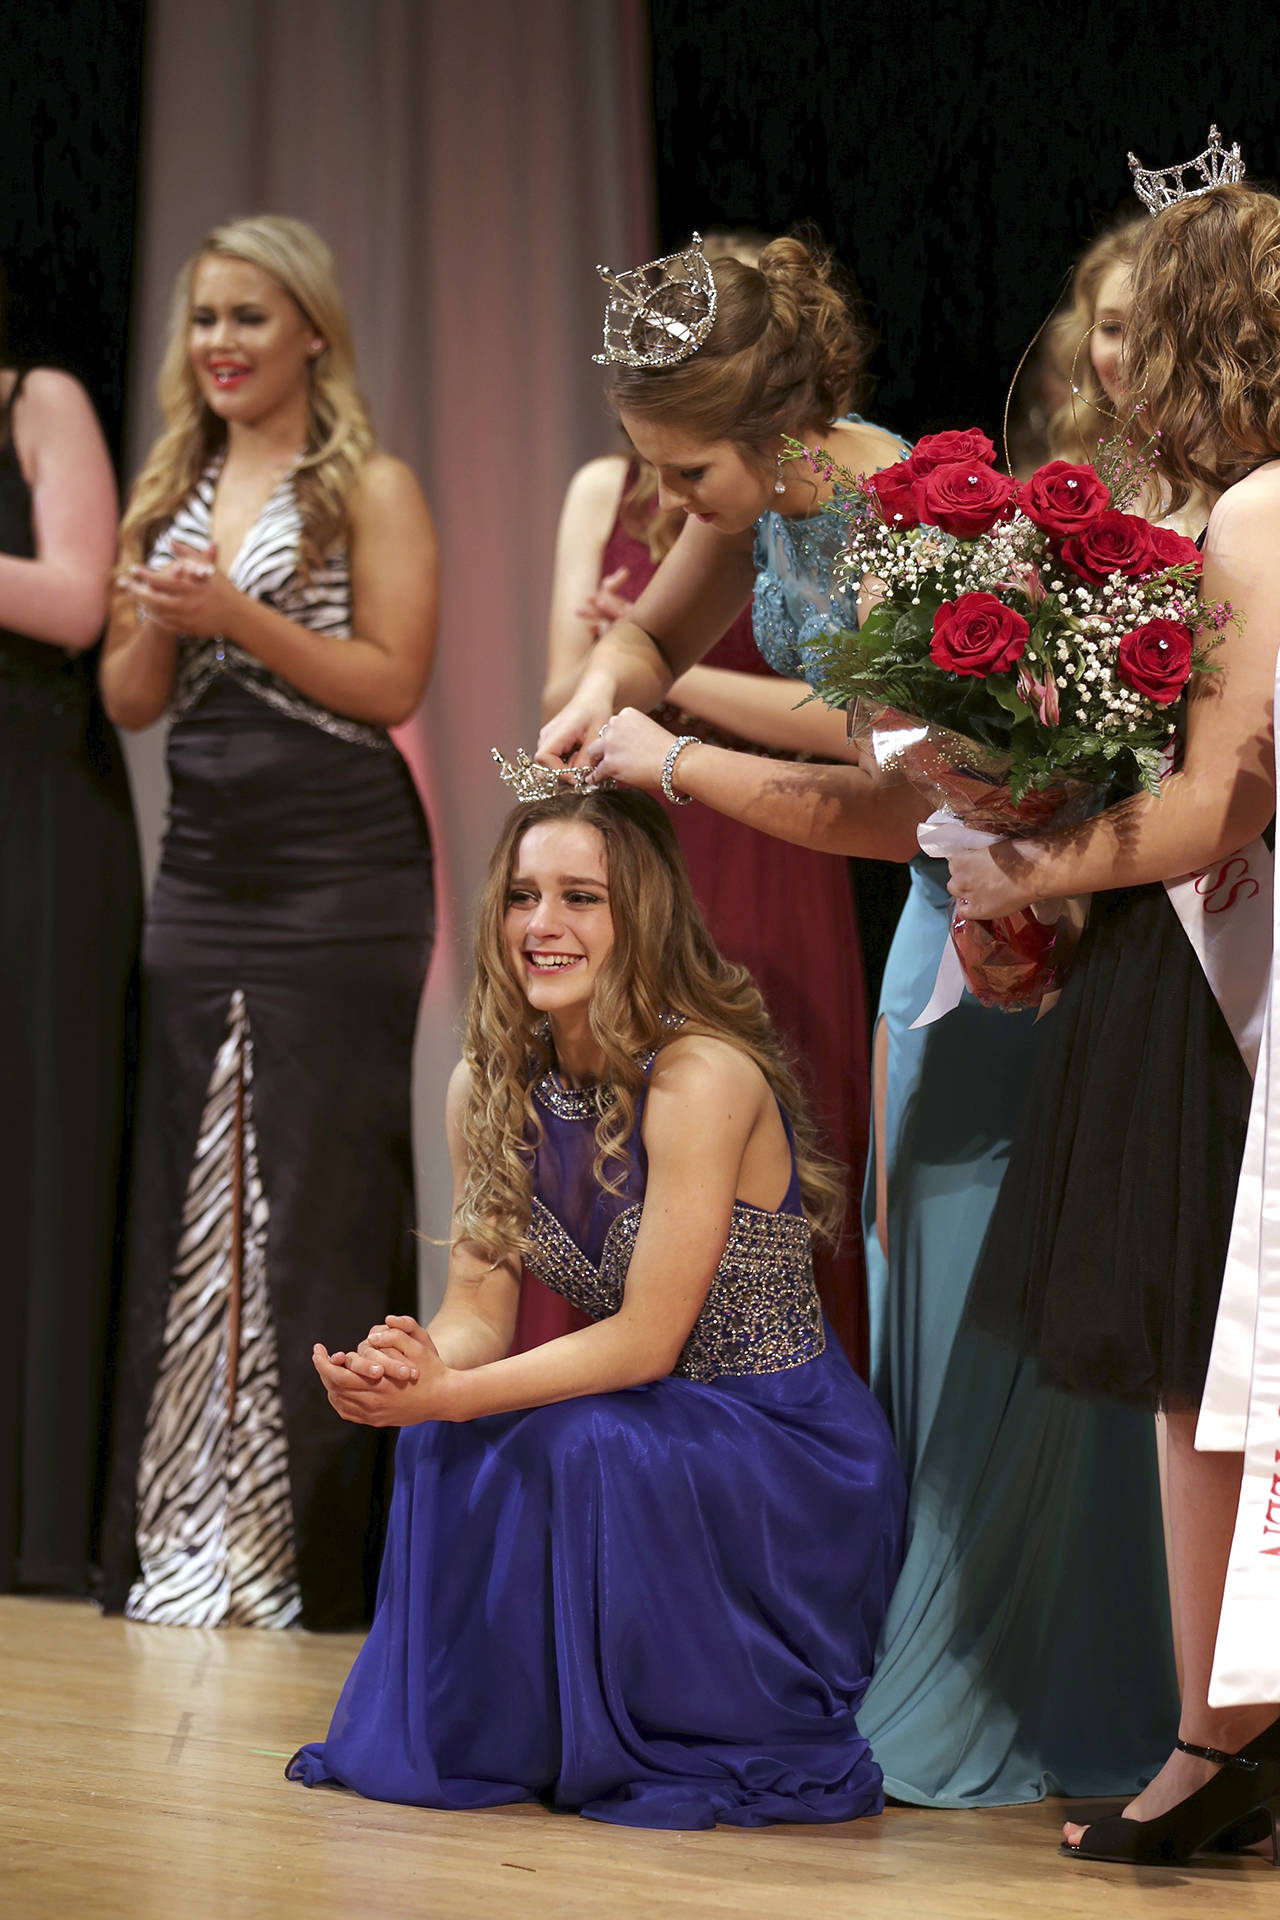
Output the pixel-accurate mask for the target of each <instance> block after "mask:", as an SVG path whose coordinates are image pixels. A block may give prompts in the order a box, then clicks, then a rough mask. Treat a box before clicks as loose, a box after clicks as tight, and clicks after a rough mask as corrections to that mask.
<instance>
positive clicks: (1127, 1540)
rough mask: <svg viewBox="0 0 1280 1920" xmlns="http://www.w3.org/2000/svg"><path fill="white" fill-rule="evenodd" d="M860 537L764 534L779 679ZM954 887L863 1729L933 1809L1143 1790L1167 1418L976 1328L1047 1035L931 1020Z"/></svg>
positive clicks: (1160, 1700)
mask: <svg viewBox="0 0 1280 1920" xmlns="http://www.w3.org/2000/svg"><path fill="white" fill-rule="evenodd" d="M850 417H851V418H853V419H857V418H858V416H857V415H852V416H850ZM899 444H900V445H901V446H902V450H903V453H904V454H906V453H907V452H908V451H909V448H908V447H907V444H906V442H900V443H899ZM843 541H844V528H843V524H842V522H841V519H840V516H839V514H837V513H833V512H820V513H818V514H815V515H814V516H813V517H812V518H810V519H796V518H790V519H788V518H784V517H783V516H782V515H780V514H776V513H766V514H765V515H764V516H763V517H762V519H761V520H760V521H759V523H758V524H757V528H756V541H755V564H756V569H757V571H756V583H755V596H754V605H753V620H754V628H755V635H756V641H757V644H758V645H759V647H760V651H761V652H762V653H763V655H764V657H765V658H766V660H768V662H769V664H770V665H771V666H772V667H774V668H775V670H776V671H777V672H779V673H784V674H790V675H792V676H796V677H803V678H805V679H807V680H809V681H810V683H811V684H816V683H817V681H818V680H819V678H820V676H821V663H822V659H823V654H824V649H825V647H826V645H827V641H828V635H829V632H830V630H831V629H832V628H833V627H846V628H848V627H856V625H857V620H858V615H857V605H856V596H855V592H854V590H853V589H852V588H851V587H849V586H848V585H845V584H842V583H841V582H840V580H839V579H838V577H837V572H836V563H837V560H838V558H839V555H840V552H841V549H842V546H843ZM947 878H948V869H947V866H946V863H945V862H944V861H936V860H927V859H925V858H924V857H923V855H922V856H920V857H919V858H918V859H916V860H914V861H913V862H912V867H911V891H910V893H909V895H908V898H907V903H906V906H905V907H904V909H903V912H902V917H901V920H900V921H899V923H898V930H897V933H896V934H895V936H894V941H893V946H892V948H891V949H890V953H889V958H888V962H887V965H886V969H885V976H884V982H883V987H882V991H881V1001H880V1009H879V1018H880V1019H882V1020H883V1021H884V1022H885V1026H886V1028H887V1034H888V1043H889V1063H888V1112H887V1124H886V1128H885V1146H886V1154H885V1157H886V1162H887V1174H888V1244H889V1260H888V1262H886V1261H885V1259H884V1257H883V1255H882V1254H881V1251H880V1245H879V1241H878V1239H877V1237H876V1231H875V1168H874V1165H873V1166H872V1168H871V1170H870V1173H869V1177H868V1182H867V1189H866V1194H867V1199H866V1207H865V1214H866V1218H865V1221H864V1225H865V1231H866V1247H867V1276H868V1286H869V1291H870V1303H869V1304H870V1313H871V1363H872V1375H871V1385H872V1388H873V1389H874V1391H875V1393H876V1396H877V1398H878V1399H879V1400H880V1403H881V1405H882V1406H883V1407H884V1409H885V1412H886V1413H887V1415H888V1417H889V1424H890V1426H891V1428H892V1430H893V1436H894V1440H895V1442H896V1444H897V1447H898V1452H899V1454H900V1456H901V1459H902V1463H903V1466H904V1467H905V1469H906V1473H907V1482H908V1489H909V1491H908V1507H907V1523H906V1558H905V1562H904V1565H903V1570H902V1574H901V1577H900V1579H899V1581H898V1585H897V1588H896V1590H895V1592H894V1595H893V1597H892V1599H891V1601H890V1604H889V1610H888V1614H887V1617H886V1621H885V1626H884V1631H883V1635H882V1638H881V1643H880V1649H879V1653H878V1656H877V1660H876V1665H875V1670H874V1673H873V1676H872V1680H871V1686H870V1689H869V1691H868V1693H867V1696H866V1699H865V1701H864V1703H863V1707H862V1710H861V1712H860V1715H859V1724H860V1726H861V1727H862V1729H863V1731H864V1732H865V1733H866V1734H867V1736H868V1738H869V1739H870V1741H871V1745H872V1749H873V1751H874V1753H875V1756H876V1758H877V1760H878V1761H879V1762H880V1764H881V1766H882V1767H883V1769H884V1774H885V1786H886V1790H887V1791H888V1793H889V1794H890V1795H892V1796H893V1797H894V1798H895V1799H898V1800H905V1801H910V1802H912V1803H914V1804H916V1805H920V1806H938V1807H977V1806H1006V1805H1010V1804H1013V1803H1016V1802H1020V1801H1029V1800H1039V1799H1042V1798H1043V1797H1044V1795H1045V1794H1048V1793H1064V1794H1071V1795H1079V1796H1082V1797H1083V1796H1088V1795H1097V1796H1102V1795H1106V1794H1129V1793H1132V1792H1133V1791H1135V1790H1136V1788H1137V1787H1138V1785H1139V1784H1140V1783H1141V1782H1142V1781H1143V1780H1145V1779H1148V1778H1149V1777H1150V1776H1151V1775H1152V1774H1154V1773H1155V1772H1156V1770H1157V1769H1158V1767H1160V1765H1161V1764H1162V1763H1163V1761H1164V1760H1165V1758H1166V1757H1167V1755H1168V1752H1169V1749H1170V1747H1171V1745H1172V1743H1173V1739H1174V1736H1175V1735H1176V1733H1177V1730H1178V1697H1177V1682H1176V1676H1175V1669H1174V1661H1173V1646H1172V1639H1171V1635H1170V1631H1169V1598H1168V1585H1167V1577H1166V1572H1165V1558H1164V1537H1163V1527H1162V1523H1161V1517H1160V1491H1159V1482H1158V1475H1157V1468H1156V1453H1155V1427H1154V1423H1153V1421H1152V1419H1151V1418H1150V1416H1149V1415H1146V1414H1142V1413H1134V1412H1133V1411H1131V1410H1129V1409H1126V1408H1121V1407H1116V1406H1114V1405H1111V1404H1109V1403H1107V1402H1105V1401H1098V1402H1086V1401H1083V1400H1080V1399H1077V1398H1074V1397H1072V1398H1068V1397H1067V1395H1065V1394H1063V1393H1059V1392H1056V1391H1054V1390H1052V1389H1049V1388H1046V1387H1044V1386H1042V1385H1041V1384H1040V1382H1039V1381H1038V1380H1037V1378H1036V1371H1035V1367H1034V1364H1033V1363H1032V1362H1030V1361H1024V1360H1020V1359H1019V1358H1018V1356H1017V1355H1016V1354H1014V1353H1013V1352H1012V1351H1009V1350H1006V1349H1005V1348H1004V1347H1002V1346H1000V1345H998V1344H997V1343H996V1342H995V1341H993V1340H991V1339H989V1338H988V1337H987V1336H985V1335H982V1334H978V1333H974V1332H971V1331H968V1330H967V1329H966V1327H965V1310H966V1307H967V1304H968V1298H969V1291H970V1285H971V1282H972V1279H973V1274H974V1269H975V1267H976V1264H977V1260H978V1254H979V1251H980V1250H981V1247H982V1244H983V1241H984V1239H985V1238H986V1232H987V1226H988V1223H989V1221H990V1218H991V1213H992V1209H993V1207H994V1205H995V1199H996V1194H997V1192H998V1190H999V1187H1000V1182H1001V1179H1002V1177H1003V1174H1004V1169H1005V1164H1006V1162H1007V1160H1008V1156H1009V1146H1010V1142H1011V1140H1012V1137H1013V1132H1014V1128H1015V1127H1016V1125H1017V1122H1018V1114H1019V1110H1020V1108H1021V1105H1022V1100H1023V1096H1024V1094H1025V1093H1026V1091H1027V1089H1028V1087H1029V1086H1030V1084H1031V1079H1032V1076H1033V1074H1034V1073H1035V1070H1036V1059H1037V1055H1038V1052H1039V1049H1040V1042H1041V1039H1042V1033H1043V1029H1038V1028H1037V1025H1036V1022H1035V1017H1034V1015H1032V1014H1009V1013H1001V1012H999V1011H996V1010H989V1009H985V1008H983V1007H980V1006H979V1005H978V1003H977V1001H976V1000H974V999H972V998H971V997H970V996H969V995H968V994H966V995H965V997H964V999H963V1001H962V1002H961V1004H960V1006H958V1007H957V1008H956V1009H955V1011H954V1012H952V1013H949V1014H948V1015H947V1016H946V1017H945V1018H944V1019H943V1020H941V1021H939V1022H937V1023H936V1024H935V1025H933V1026H930V1027H928V1028H924V1029H921V1030H920V1031H919V1032H915V1033H913V1032H912V1031H911V1023H912V1021H913V1020H914V1019H915V1018H916V1016H917V1015H918V1014H919V1013H920V1012H921V1010H922V1009H923V1008H924V1007H925V1005H926V1004H927V1002H928V1000H929V996H930V994H931V993H932V991H933V984H934V980H935V977H936V975H937V971H938V962H939V959H940V958H941V955H942V950H943V946H944V944H945V942H946V939H947V935H948V928H949V925H950V910H951V901H950V897H949V896H948V894H947ZM1052 1018H1053V1015H1052V1013H1050V1014H1048V1015H1047V1016H1046V1020H1052ZM1153 1623H1154V1624H1153Z"/></svg>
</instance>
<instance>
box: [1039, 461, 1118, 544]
mask: <svg viewBox="0 0 1280 1920" xmlns="http://www.w3.org/2000/svg"><path fill="white" fill-rule="evenodd" d="M1018 505H1019V506H1020V507H1021V508H1022V511H1023V512H1024V513H1025V514H1026V516H1027V518H1028V520H1034V521H1035V524H1036V525H1037V526H1038V527H1041V528H1043V530H1044V532H1045V533H1048V534H1052V536H1053V538H1054V539H1055V540H1065V539H1066V538H1067V536H1068V535H1069V534H1072V533H1079V532H1080V531H1081V529H1082V528H1084V527H1087V526H1088V524H1089V522H1090V521H1091V520H1096V519H1097V517H1098V515H1099V514H1100V513H1105V512H1106V511H1107V508H1108V507H1109V506H1110V505H1111V493H1110V490H1109V488H1108V487H1107V484H1106V482H1105V480H1103V479H1101V478H1100V477H1099V475H1098V474H1096V473H1095V472H1094V470H1093V468H1092V467H1075V466H1072V465H1071V463H1070V461H1068V460H1051V461H1050V462H1049V464H1048V466H1047V467H1037V468H1036V471H1035V472H1034V473H1033V474H1032V476H1031V478H1030V479H1029V480H1028V481H1027V483H1026V485H1025V486H1023V487H1022V488H1021V489H1020V490H1019V493H1018Z"/></svg>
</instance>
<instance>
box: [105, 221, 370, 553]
mask: <svg viewBox="0 0 1280 1920" xmlns="http://www.w3.org/2000/svg"><path fill="white" fill-rule="evenodd" d="M210 255H216V256H221V257H222V258H224V259H230V260H245V261H247V262H248V263H249V265H250V266H254V267H258V268H260V269H261V270H262V272H263V273H268V274H270V275H271V278H272V279H273V280H276V281H278V282H279V284H280V285H281V286H282V287H283V288H284V290H285V292H286V293H287V294H288V295H289V297H290V299H291V300H292V301H293V302H294V304H295V305H296V306H297V307H298V308H299V309H300V311H301V312H302V314H303V315H304V316H305V318H306V320H307V322H308V324H309V325H310V326H312V327H314V329H315V331H316V333H317V334H318V335H319V336H320V338H321V339H322V340H323V341H324V343H325V345H324V350H323V352H322V353H320V354H319V355H317V357H316V358H315V360H313V361H312V362H311V363H310V368H309V380H310V394H309V403H308V411H307V448H306V453H305V456H304V458H303V460H302V462H301V465H300V466H299V467H298V469H297V472H296V477H295V482H294V485H295V489H296V492H297V499H298V507H299V511H300V514H301V518H302V543H301V548H302V550H301V556H300V564H301V566H302V569H303V571H304V572H307V571H309V570H310V569H312V568H314V567H316V566H318V565H319V564H320V563H321V562H322V561H323V560H324V559H325V557H326V556H327V555H328V554H329V553H330V552H331V551H332V549H333V548H334V546H335V545H337V544H338V542H339V541H340V540H341V538H342V534H343V529H344V527H345V525H346V517H347V502H348V499H349V497H350V494H351V490H352V488H353V486H354V485H355V482H356V479H357V477H358V475H359V473H360V470H361V468H362V467H363V466H364V465H365V463H366V461H367V460H368V459H369V457H370V455H371V454H373V453H374V452H375V451H376V447H377V442H376V440H375V438H374V433H373V428H372V426H371V425H370V423H369V415H368V410H367V409H366V407H365V403H364V399H363V396H362V395H361V392H360V389H359V386H358V385H357V382H356V365H355V350H354V348H353V346H352V341H351V327H350V323H349V321H348V319H347V311H346V307H345V305H344V303H343V299H342V294H341V292H340V291H339V288H338V281H337V276H336V274H335V272H334V266H333V256H332V255H331V253H330V252H329V249H328V247H327V246H326V245H325V243H324V241H323V240H322V239H321V238H320V236H319V234H318V233H316V232H315V230H314V228H312V227H309V226H307V225H306V223H305V222H304V221H302V220H290V219H287V218H286V217H285V216H284V215H283V214H278V213H260V214H255V215H253V216H252V217H251V218H247V219H243V220H231V221H229V222H228V223H227V224H226V225H225V226H221V227H215V228H214V229H213V231H212V232H211V233H209V234H207V235H206V236H205V238H204V239H203V240H202V241H201V243H200V245H199V247H197V249H196V251H195V252H194V253H193V254H192V256H191V258H190V259H189V260H188V261H187V262H186V263H185V265H184V266H183V267H182V269H181V271H180V272H179V274H178V278H177V282H176V284H175V286H174V290H173V304H172V307H171V309H170V316H169V337H168V341H167V343H166V346H165V352H164V359H163V360H162V362H161V366H160V376H159V379H158V380H157V382H156V392H157V396H158V398H159V401H160V408H161V411H162V413H163V415H164V422H165V424H164V431H163V432H162V433H161V435H160V437H159V439H158V440H157V441H156V443H155V445H154V446H153V447H152V449H151V452H150V453H149V454H148V456H147V461H146V464H145V466H144V467H143V469H142V472H141V473H140V474H139V475H138V478H137V480H136V481H135V482H134V485H133V490H132V492H131V494H130V496H129V505H128V508H127V510H126V512H125V516H124V520H123V522H122V524H121V528H120V557H121V561H122V563H124V564H129V563H130V562H133V561H137V560H141V559H143V558H144V557H145V556H146V554H147V553H148V552H149V551H150V549H151V546H152V543H153V542H154V540H155V539H156V537H157V535H158V534H159V533H160V532H161V531H162V530H163V529H164V528H165V527H166V526H167V525H168V524H169V522H170V521H171V520H172V518H173V516H174V514H175V513H176V512H177V510H178V508H179V507H180V506H181V504H182V502H183V501H184V500H185V499H186V498H187V496H188V494H189V493H190V492H191V489H192V488H193V487H194V486H195V483H196V481H197V480H198V479H199V477H200V475H201V474H202V473H203V471H204V469H205V467H206V466H207V465H208V463H209V461H210V459H211V458H212V457H213V455H214V454H216V453H217V452H218V451H219V449H220V448H221V447H222V446H223V445H224V444H225V442H226V436H227V429H226V424H225V422H224V421H222V420H219V419H218V417H217V415H216V414H215V413H213V412H212V411H211V409H210V408H209V407H208V406H206V405H205V402H204V399H203V398H202V396H201V393H200V388H199V385H198V383H197V380H196V376H195V373H194V371H193V369H192V366H191V362H190V359H189V357H188V351H187V343H188V336H189V333H190V326H191V296H192V286H193V282H194V279H195V273H196V269H197V267H198V266H199V265H200V262H201V261H202V260H206V259H208V258H209V256H210Z"/></svg>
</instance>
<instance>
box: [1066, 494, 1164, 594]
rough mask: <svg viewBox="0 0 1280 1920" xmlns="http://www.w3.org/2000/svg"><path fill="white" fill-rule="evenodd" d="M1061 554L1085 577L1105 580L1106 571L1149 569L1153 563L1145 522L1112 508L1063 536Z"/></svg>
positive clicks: (1148, 532)
mask: <svg viewBox="0 0 1280 1920" xmlns="http://www.w3.org/2000/svg"><path fill="white" fill-rule="evenodd" d="M1062 557H1063V559H1064V560H1065V561H1066V563H1067V565H1068V566H1069V567H1071V568H1073V569H1074V570H1075V572H1076V573H1079V574H1082V575H1083V576H1084V578H1085V579H1086V580H1105V579H1106V577H1107V575H1108V574H1109V573H1126V574H1130V575H1134V574H1140V573H1151V572H1152V571H1153V570H1154V568H1155V566H1156V552H1155V548H1154V546H1153V545H1152V542H1151V527H1150V525H1149V524H1148V522H1147V521H1145V520H1140V519H1139V518H1138V516H1137V514H1136V513H1117V512H1116V511H1115V510H1114V509H1113V508H1109V509H1108V510H1107V512H1106V513H1100V514H1099V515H1098V516H1097V518H1096V519H1095V520H1091V521H1090V522H1089V524H1088V526H1087V527H1085V528H1084V529H1083V530H1082V531H1081V532H1080V533H1073V534H1072V535H1071V537H1070V539H1069V540H1064V541H1063V543H1062Z"/></svg>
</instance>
